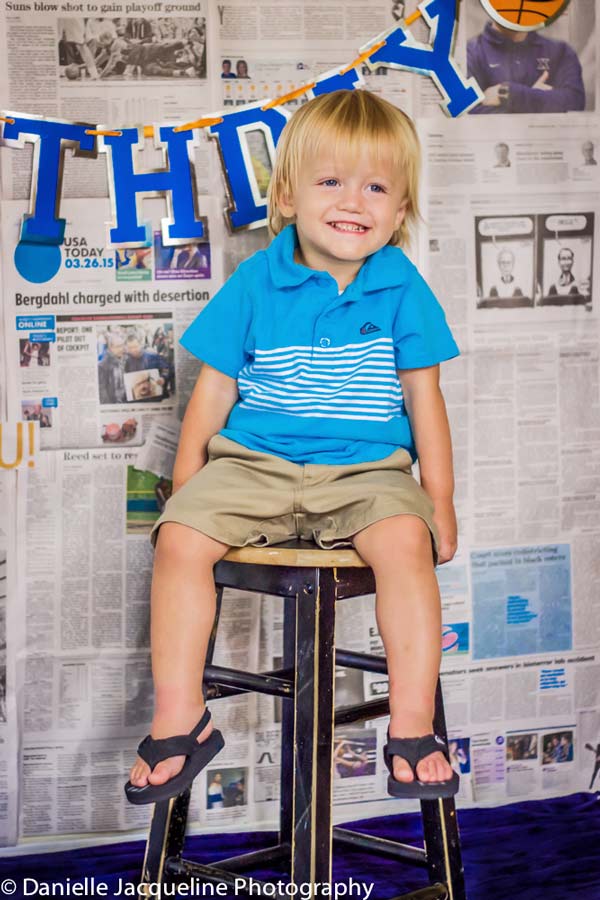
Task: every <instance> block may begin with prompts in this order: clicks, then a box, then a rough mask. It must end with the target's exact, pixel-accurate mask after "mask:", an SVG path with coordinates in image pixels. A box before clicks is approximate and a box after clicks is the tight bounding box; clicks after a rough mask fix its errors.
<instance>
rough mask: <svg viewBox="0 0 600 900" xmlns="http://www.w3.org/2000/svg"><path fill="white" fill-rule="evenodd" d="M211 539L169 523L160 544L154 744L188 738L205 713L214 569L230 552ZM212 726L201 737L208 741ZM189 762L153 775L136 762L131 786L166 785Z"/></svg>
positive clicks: (178, 761)
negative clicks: (204, 682)
mask: <svg viewBox="0 0 600 900" xmlns="http://www.w3.org/2000/svg"><path fill="white" fill-rule="evenodd" d="M228 549H229V548H228V546H227V545H226V544H221V543H220V542H219V541H215V540H213V539H212V538H209V537H207V535H205V534H202V533H201V532H199V531H196V530H195V529H193V528H188V526H187V525H179V524H178V523H176V522H165V524H164V525H162V526H161V528H160V531H159V533H158V540H157V542H156V553H155V557H154V572H153V576H152V621H151V643H152V675H153V679H154V717H153V719H152V728H151V731H150V733H151V735H152V737H153V738H166V737H172V736H173V735H176V734H187V733H188V732H190V731H191V730H192V728H193V727H194V726H195V725H196V723H197V722H198V720H199V719H200V717H201V716H202V713H203V712H204V706H205V704H204V698H203V696H202V675H203V672H204V664H205V661H206V653H207V650H208V641H209V638H210V633H211V630H212V626H213V622H214V618H215V598H216V591H215V582H214V578H213V566H214V565H215V563H216V562H218V560H219V559H221V557H222V556H224V555H225V553H226V552H227V550H228ZM212 728H213V726H212V723H209V724H208V725H207V726H206V728H205V729H204V730H203V731H202V732H201V733H200V734H199V735H198V741H199V742H202V741H203V740H205V739H206V738H207V737H208V736H209V734H210V733H211V731H212ZM184 761H185V757H183V756H173V757H171V758H170V759H166V760H164V761H163V762H160V763H158V765H157V766H156V767H155V768H154V770H153V771H152V772H150V767H149V766H148V765H147V763H145V762H144V761H143V760H141V759H140V758H139V756H138V757H137V758H136V762H135V764H134V766H133V768H132V770H131V775H130V780H131V783H132V784H134V785H137V786H138V787H143V786H144V785H146V784H147V783H148V782H150V783H151V784H163V783H164V782H165V781H168V780H169V779H170V778H172V777H173V776H174V775H177V773H178V772H179V771H180V770H181V768H182V766H183V763H184Z"/></svg>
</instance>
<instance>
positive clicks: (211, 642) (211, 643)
mask: <svg viewBox="0 0 600 900" xmlns="http://www.w3.org/2000/svg"><path fill="white" fill-rule="evenodd" d="M222 600H223V588H222V587H221V586H220V585H217V597H216V608H215V621H214V622H213V627H212V631H211V633H210V637H209V639H208V647H207V650H206V665H209V664H210V663H211V662H212V661H213V656H214V652H215V643H216V640H217V628H218V627H219V617H220V615H221V602H222Z"/></svg>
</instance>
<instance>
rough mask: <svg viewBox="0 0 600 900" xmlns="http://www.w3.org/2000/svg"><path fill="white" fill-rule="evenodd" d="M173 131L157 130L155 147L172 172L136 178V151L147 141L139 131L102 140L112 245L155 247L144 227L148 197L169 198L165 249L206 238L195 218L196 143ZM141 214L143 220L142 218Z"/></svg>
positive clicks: (188, 135)
mask: <svg viewBox="0 0 600 900" xmlns="http://www.w3.org/2000/svg"><path fill="white" fill-rule="evenodd" d="M174 127H175V126H163V127H161V128H155V135H157V133H158V136H156V137H155V145H156V147H157V148H158V149H161V150H162V151H163V154H164V157H165V163H168V168H165V169H159V170H156V171H149V172H135V170H134V169H135V166H134V152H133V151H134V149H135V150H138V151H139V150H142V149H143V147H144V139H143V136H142V135H141V134H140V133H139V132H138V129H137V128H124V129H123V130H122V132H121V133H120V134H119V135H118V136H117V135H102V136H101V137H100V138H99V142H98V149H99V150H100V151H102V152H103V153H107V154H108V156H109V157H110V163H111V165H110V166H109V190H110V198H111V206H112V215H113V221H112V222H110V223H109V232H108V240H109V245H111V246H118V247H139V246H140V245H142V244H146V245H147V246H148V245H150V243H151V242H152V224H151V223H150V222H142V223H141V224H140V218H141V201H142V199H143V198H144V197H161V196H165V199H166V201H167V209H168V212H169V214H168V216H167V217H166V218H163V219H161V230H162V241H163V244H165V245H173V244H184V243H187V242H189V241H193V240H199V239H201V238H204V237H206V229H205V226H204V224H203V222H202V221H201V220H200V219H199V218H198V217H197V215H196V212H197V210H196V202H195V186H194V177H193V173H194V165H193V160H192V155H191V154H192V151H193V148H194V147H196V146H198V139H197V138H196V137H195V135H194V133H193V131H191V130H188V131H175V130H174ZM138 214H140V215H138Z"/></svg>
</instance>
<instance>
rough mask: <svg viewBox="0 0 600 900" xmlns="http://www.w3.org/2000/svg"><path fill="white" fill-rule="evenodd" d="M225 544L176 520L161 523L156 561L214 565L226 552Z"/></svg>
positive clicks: (200, 565) (179, 564)
mask: <svg viewBox="0 0 600 900" xmlns="http://www.w3.org/2000/svg"><path fill="white" fill-rule="evenodd" d="M228 549H229V548H228V547H227V545H226V544H221V543H220V542H219V541H215V540H214V539H213V538H211V537H208V535H206V534H203V533H202V532H201V531H196V530H195V529H194V528H190V527H189V526H187V525H180V524H179V523H178V522H165V523H164V525H161V527H160V529H159V532H158V536H157V539H156V555H155V560H156V562H157V563H161V562H166V563H168V564H170V565H176V566H187V565H193V566H197V567H202V566H210V567H211V568H212V566H214V565H215V563H217V562H218V561H219V560H220V559H221V558H222V557H223V556H224V555H225V553H226V552H227V550H228Z"/></svg>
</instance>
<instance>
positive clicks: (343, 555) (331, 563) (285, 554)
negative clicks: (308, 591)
mask: <svg viewBox="0 0 600 900" xmlns="http://www.w3.org/2000/svg"><path fill="white" fill-rule="evenodd" d="M223 561H224V562H235V563H248V564H250V565H255V566H297V567H298V568H301V569H307V568H308V569H313V568H315V567H318V568H319V569H337V568H340V569H343V568H348V569H366V568H368V567H367V564H366V563H365V562H364V561H363V560H362V559H361V558H360V556H359V555H358V553H357V552H356V550H353V549H352V547H338V548H336V549H335V550H322V549H321V547H319V546H318V545H317V544H311V543H309V542H308V541H287V542H286V543H284V544H271V545H269V546H268V547H252V546H250V545H247V546H246V547H232V548H231V549H230V550H228V551H227V553H226V554H225V556H224V557H223Z"/></svg>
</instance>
